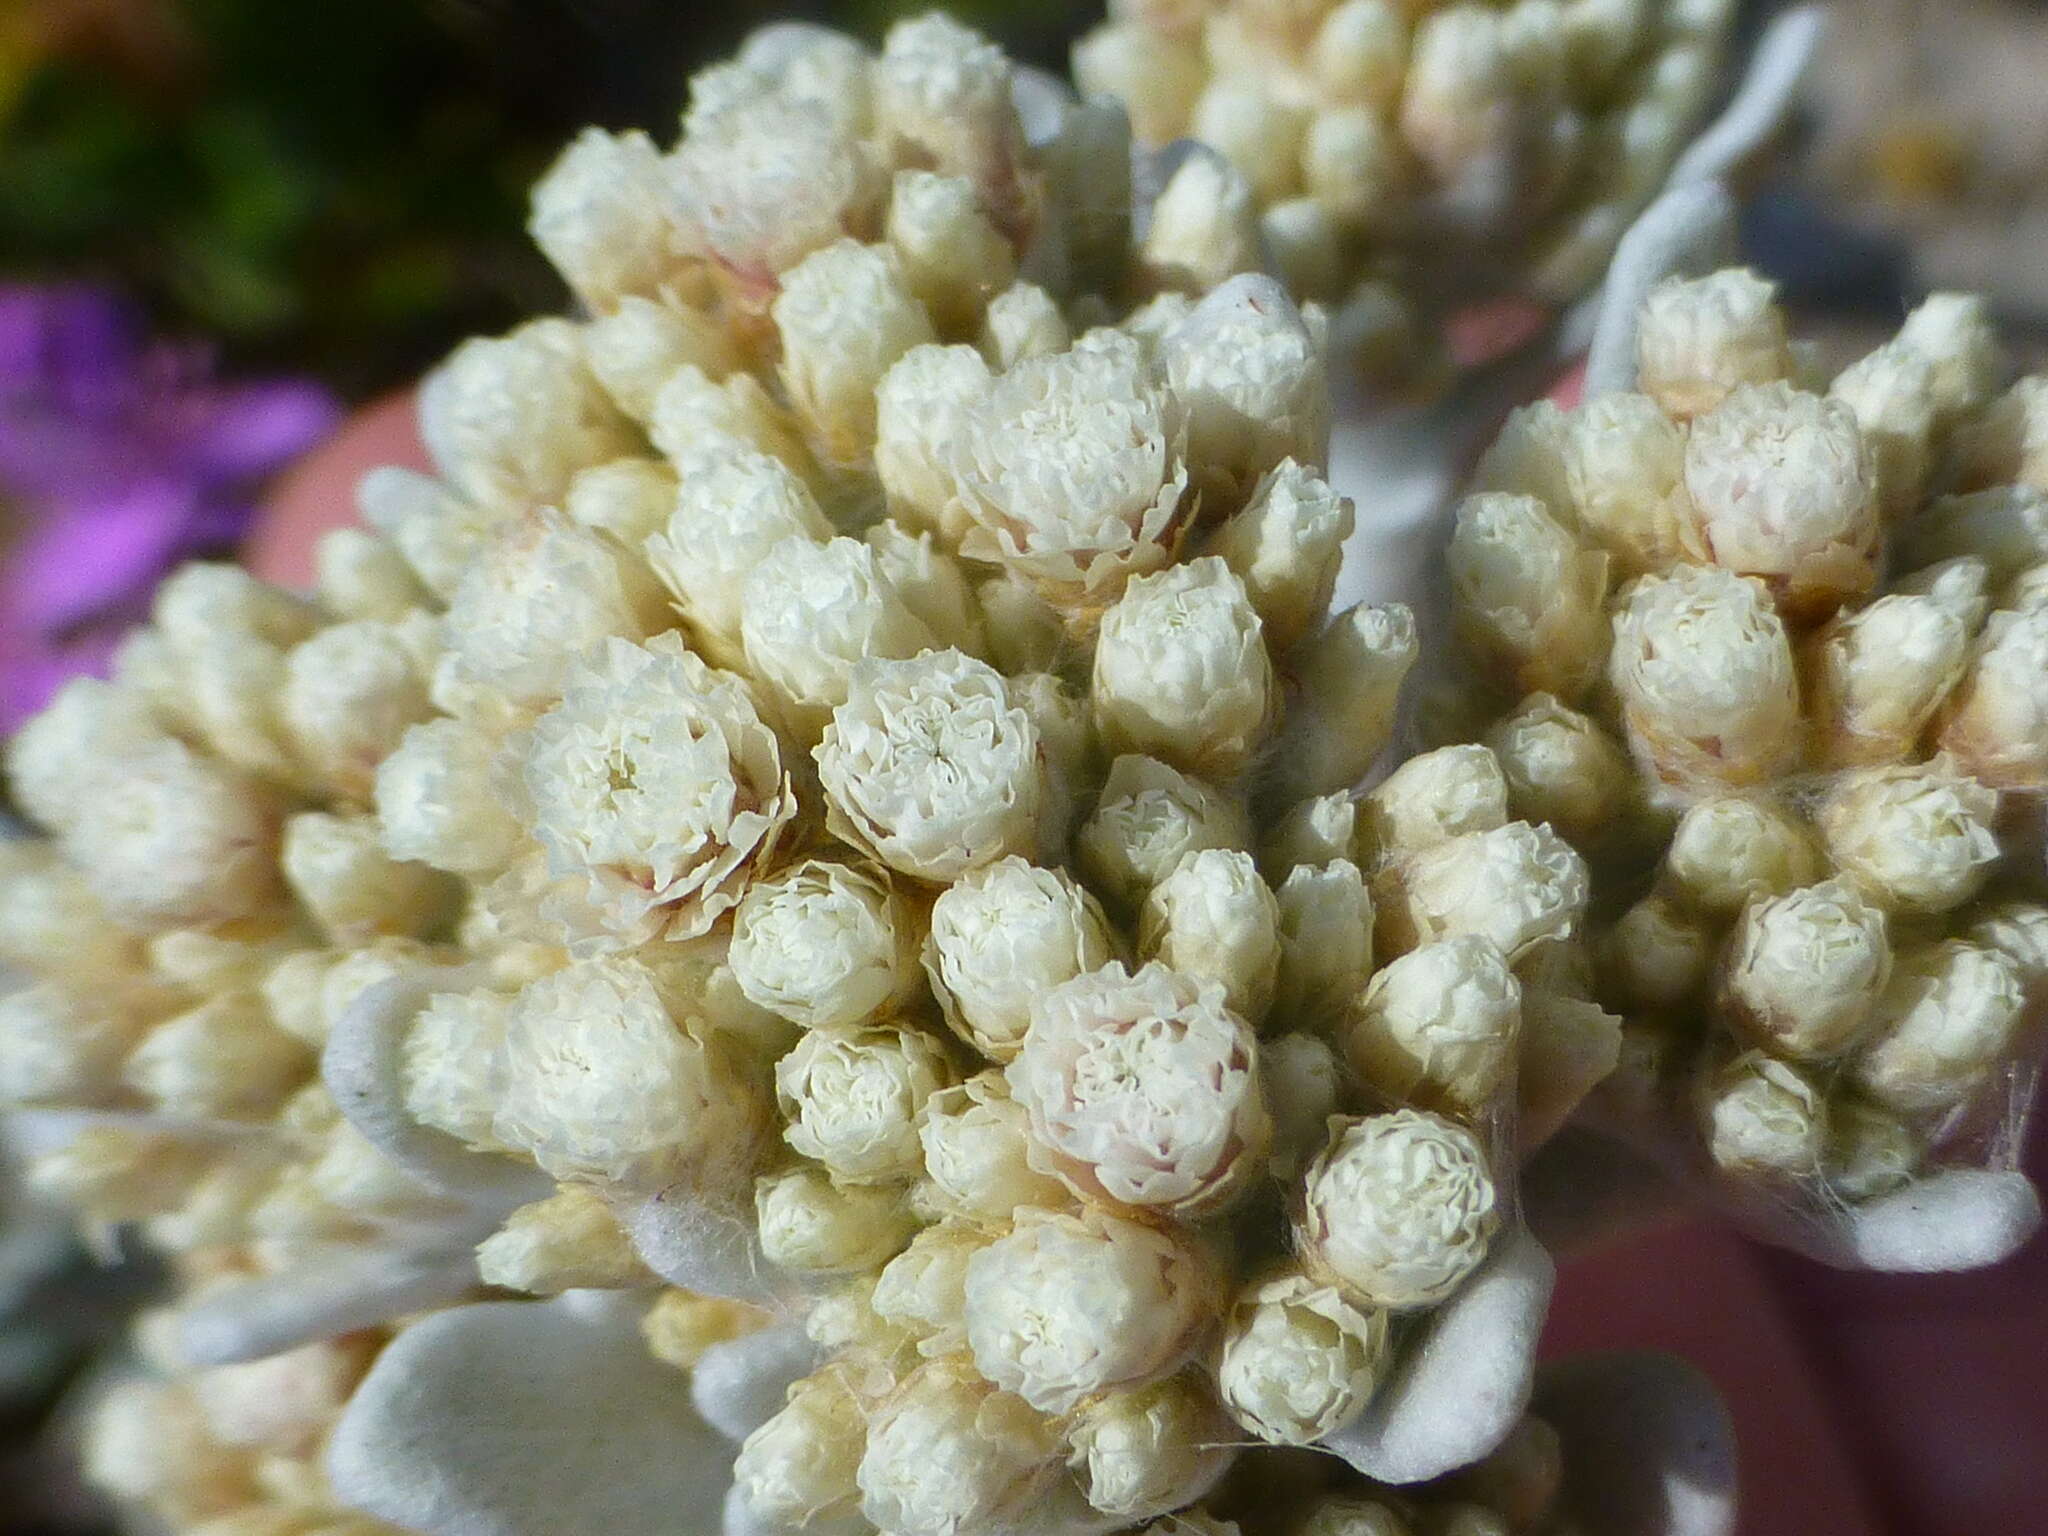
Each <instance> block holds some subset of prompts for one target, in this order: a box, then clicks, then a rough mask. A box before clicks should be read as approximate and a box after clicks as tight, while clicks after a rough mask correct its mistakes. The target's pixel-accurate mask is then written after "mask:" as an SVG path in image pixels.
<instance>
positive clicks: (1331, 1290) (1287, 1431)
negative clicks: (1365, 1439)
mask: <svg viewBox="0 0 2048 1536" xmlns="http://www.w3.org/2000/svg"><path fill="white" fill-rule="evenodd" d="M1391 1353H1392V1351H1391V1349H1390V1347H1389V1343H1388V1337H1387V1314H1386V1313H1384V1312H1379V1311H1372V1310H1368V1309H1366V1308H1364V1307H1360V1306H1358V1305H1356V1304H1355V1303H1353V1302H1352V1301H1350V1300H1349V1299H1348V1298H1346V1297H1345V1295H1344V1294H1343V1293H1342V1292H1341V1291H1339V1290H1337V1289H1336V1288H1335V1287H1334V1286H1330V1285H1324V1284H1320V1283H1318V1282H1317V1281H1315V1280H1312V1279H1310V1278H1309V1277H1308V1276H1307V1275H1304V1274H1300V1273H1298V1272H1282V1273H1280V1274H1278V1275H1275V1276H1273V1277H1272V1278H1270V1279H1267V1280H1263V1281H1255V1282H1253V1283H1252V1284H1251V1285H1249V1286H1247V1287H1246V1288H1245V1290H1244V1291H1243V1292H1242V1293H1241V1294H1240V1295H1239V1297H1238V1299H1237V1303H1236V1305H1235V1306H1234V1307H1233V1308H1232V1310H1231V1314H1230V1323H1229V1326H1228V1328H1227V1329H1226V1330H1225V1332H1224V1335H1223V1350H1222V1354H1221V1356H1220V1358H1219V1360H1218V1363H1217V1366H1216V1388H1217V1390H1218V1391H1219V1392H1220V1393H1221V1394H1222V1396H1223V1403H1224V1406H1225V1407H1226V1408H1228V1409H1229V1410H1230V1412H1231V1415H1232V1416H1233V1417H1234V1418H1235V1419H1236V1420H1237V1422H1238V1423H1240V1424H1242V1425H1243V1426H1244V1427H1245V1428H1246V1429H1248V1430H1250V1431H1251V1432H1252V1433H1253V1434H1254V1435H1257V1436H1258V1437H1259V1438H1260V1439H1261V1440H1264V1441H1266V1442H1268V1443H1269V1444H1272V1445H1312V1444H1314V1443H1315V1442H1316V1441H1318V1440H1320V1439H1322V1438H1323V1437H1324V1436H1325V1435H1328V1434H1332V1433H1334V1432H1335V1431H1337V1430H1339V1429H1342V1428H1343V1427H1344V1426H1345V1425H1347V1424H1349V1423H1350V1422H1351V1421H1352V1420H1353V1419H1355V1418H1357V1417H1358V1415H1359V1414H1360V1413H1361V1412H1362V1411H1363V1410H1364V1408H1365V1405H1366V1404H1367V1403H1368V1402H1369V1401H1371V1399H1372V1396H1373V1393H1374V1392H1376V1391H1377V1390H1378V1389H1379V1386H1380V1383H1381V1382H1382V1381H1384V1380H1385V1379H1386V1377H1387V1374H1388V1367H1389V1364H1390V1356H1391Z"/></svg>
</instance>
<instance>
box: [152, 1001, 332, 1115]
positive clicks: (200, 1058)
mask: <svg viewBox="0 0 2048 1536" xmlns="http://www.w3.org/2000/svg"><path fill="white" fill-rule="evenodd" d="M311 1064H312V1063H311V1057H310V1055H309V1053H308V1052H307V1050H306V1047H305V1045H304V1044H303V1043H302V1042H300V1041H298V1040H295V1039H293V1038H292V1037H291V1036H290V1035H288V1034H286V1033H285V1032H284V1031H283V1030H281V1029H279V1028H278V1027H277V1026H276V1025H275V1024H273V1023H272V1022H271V1019H270V1010H269V1009H267V1008H265V1007H264V1006H263V999H262V997H261V996H260V995H259V994H257V993H255V992H224V993H222V994H220V995H219V996H217V997H214V998H210V999H208V1000H207V1001H206V1002H204V1003H202V1004H200V1005H199V1006H198V1007H197V1008H194V1009H191V1010H190V1011H188V1012H185V1013H181V1014H179V1015H177V1016H176V1017H175V1018H171V1019H166V1020H165V1021H164V1022H163V1023H161V1024H159V1025H157V1026H156V1027H155V1028H154V1029H152V1030H151V1031H150V1032H149V1033H148V1034H147V1035H145V1036H143V1038H142V1042H141V1044H139V1045H137V1046H136V1047H135V1049H134V1050H133V1051H132V1052H130V1053H129V1056H128V1059H127V1060H126V1061H125V1062H123V1063H122V1066H121V1079H122V1081H123V1082H125V1083H127V1084H128V1086H129V1087H131V1088H133V1089H135V1090H136V1091H137V1092H138V1093H141V1094H142V1095H144V1096H145V1097H146V1098H147V1099H149V1101H150V1102H151V1103H152V1104H153V1105H154V1106H155V1107H156V1108H157V1109H158V1110H159V1111H161V1112H162V1113H164V1114H166V1115H171V1116H174V1117H176V1118H179V1119H189V1120H260V1119H262V1118H264V1117H265V1116H266V1115H268V1114H270V1113H271V1112H272V1111H274V1110H275V1109H276V1108H277V1107H278V1105H280V1104H281V1103H283V1101H284V1098H285V1095H287V1094H288V1093H290V1092H291V1091H292V1090H293V1089H294V1088H297V1087H298V1086H299V1085H300V1084H301V1083H302V1082H304V1081H305V1079H306V1075H307V1072H308V1070H309V1069H310V1067H311Z"/></svg>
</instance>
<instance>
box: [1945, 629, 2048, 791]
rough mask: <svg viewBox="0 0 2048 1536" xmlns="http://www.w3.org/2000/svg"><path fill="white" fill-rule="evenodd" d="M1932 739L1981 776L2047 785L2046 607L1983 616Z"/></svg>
mask: <svg viewBox="0 0 2048 1536" xmlns="http://www.w3.org/2000/svg"><path fill="white" fill-rule="evenodd" d="M1940 739H1941V746H1942V748H1943V750H1945V751H1947V752H1949V753H1951V754H1953V755H1954V756H1955V758H1956V760H1957V762H1958V764H1959V765H1960V766H1961V767H1962V768H1963V769H1964V770H1965V771H1966V772H1968V773H1970V774H1971V775H1972V776H1973V777H1975V778H1976V779H1978V780H1979V781H1980V782H1982V783H1985V784H1989V785H1992V786H1993V787H1994V788H1998V789H2019V790H2037V789H2041V788H2044V787H2048V607H2035V608H2030V609H2027V610H2024V611H2021V612H2011V611H2005V612H2000V613H1994V614H1993V615H1991V618H1990V620H1989V621H1988V622H1987V623H1986V624H1985V626H1984V633H1983V635H1982V636H1981V637H1980V638H1979V640H1978V642H1977V648H1976V654H1975V655H1974V656H1973V657H1972V658H1971V659H1970V666H1969V671H1968V673H1967V674H1965V676H1964V677H1963V680H1962V685H1961V686H1960V687H1959V688H1958V689H1957V690H1956V693H1955V697H1954V698H1953V699H1952V700H1951V701H1950V704H1949V708H1948V710H1947V712H1946V717H1945V718H1944V720H1943V722H1942V727H1941V738H1940Z"/></svg>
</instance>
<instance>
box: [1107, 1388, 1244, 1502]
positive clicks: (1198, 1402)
mask: <svg viewBox="0 0 2048 1536" xmlns="http://www.w3.org/2000/svg"><path fill="white" fill-rule="evenodd" d="M1233 1439H1235V1435H1234V1434H1233V1433H1232V1430H1231V1426H1230V1421H1229V1420H1228V1419H1226V1418H1225V1417H1224V1416H1223V1414H1222V1413H1221V1412H1220V1411H1219V1409H1218V1407H1217V1404H1216V1399H1215V1396H1214V1394H1213V1392H1212V1391H1211V1389H1210V1388H1209V1386H1208V1384H1207V1383H1206V1382H1205V1381H1204V1380H1203V1379H1202V1378H1201V1377H1200V1376H1199V1375H1198V1374H1197V1373H1195V1372H1193V1371H1183V1372H1181V1373H1180V1374H1179V1375H1177V1376H1169V1377H1167V1378H1166V1379H1165V1380H1163V1381H1156V1382H1153V1383H1151V1384H1150V1385H1147V1386H1143V1387H1137V1388H1134V1389H1131V1390H1128V1391H1112V1392H1105V1393H1104V1394H1103V1395H1102V1396H1101V1397H1099V1398H1097V1399H1096V1400H1095V1401H1093V1402H1092V1403H1089V1404H1088V1405H1087V1406H1085V1407H1084V1408H1082V1410H1081V1412H1080V1414H1079V1415H1078V1416H1077V1417H1076V1419H1075V1420H1074V1423H1073V1425H1072V1427H1071V1428H1070V1429H1069V1430H1068V1431H1067V1443H1068V1445H1069V1447H1070V1448H1071V1454H1070V1456H1069V1461H1068V1464H1069V1465H1070V1466H1071V1467H1072V1468H1073V1471H1074V1476H1075V1478H1076V1480H1077V1481H1078V1482H1079V1483H1080V1485H1081V1491H1082V1493H1083V1494H1084V1495H1086V1497H1087V1500H1088V1504H1089V1507H1090V1508H1091V1509H1095V1510H1099V1511H1101V1512H1102V1513H1103V1514H1106V1515H1114V1516H1116V1517H1118V1518H1119V1519H1122V1520H1145V1519H1150V1518H1151V1517H1153V1516H1155V1515H1162V1514H1165V1513H1166V1512H1167V1511H1169V1510H1173V1509H1177V1508H1179V1507H1180V1506H1182V1505H1184V1504H1186V1503H1188V1502H1189V1501H1191V1500H1193V1499H1198V1498H1200V1497H1201V1496H1202V1495H1203V1494H1205V1493H1207V1492H1208V1491H1209V1490H1210V1489H1211V1488H1212V1487H1214V1486H1215V1484H1216V1482H1217V1480H1218V1479H1219V1478H1220V1477H1222V1475H1223V1473H1224V1472H1225V1471H1226V1470H1227V1469H1228V1468H1229V1466H1230V1463H1231V1461H1232V1460H1233V1459H1234V1457H1235V1455H1236V1452H1235V1449H1234V1447H1233V1446H1232V1445H1231V1444H1230V1442H1231V1441H1232V1440H1233Z"/></svg>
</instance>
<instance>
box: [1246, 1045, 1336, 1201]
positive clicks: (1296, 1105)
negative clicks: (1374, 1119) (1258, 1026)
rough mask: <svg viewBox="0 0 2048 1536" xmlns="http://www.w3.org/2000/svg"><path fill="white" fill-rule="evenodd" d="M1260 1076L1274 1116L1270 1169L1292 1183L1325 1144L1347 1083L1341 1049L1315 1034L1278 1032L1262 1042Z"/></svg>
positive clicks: (1275, 1175) (1268, 1104) (1274, 1176)
mask: <svg viewBox="0 0 2048 1536" xmlns="http://www.w3.org/2000/svg"><path fill="white" fill-rule="evenodd" d="M1259 1076H1260V1078H1261V1079H1263V1080H1264V1082H1265V1085H1266V1108H1267V1112H1268V1113H1269V1114H1271V1115H1272V1117H1273V1152H1272V1155H1271V1156H1270V1157H1269V1158H1267V1160H1266V1172H1267V1173H1268V1174H1270V1175H1271V1176H1272V1177H1273V1178H1275V1179H1277V1180H1279V1181H1280V1182H1281V1183H1282V1184H1291V1183H1293V1182H1294V1180H1295V1179H1296V1178H1297V1177H1298V1176H1299V1175H1300V1173H1301V1170H1302V1167H1303V1166H1304V1165H1305V1164H1306V1163H1307V1162H1308V1160H1309V1159H1310V1158H1311V1157H1313V1156H1315V1154H1316V1153H1318V1152H1320V1151H1321V1150H1322V1149H1323V1142H1324V1141H1325V1140H1326V1139H1327V1137H1328V1134H1329V1125H1330V1116H1331V1115H1333V1114H1335V1113H1336V1112H1337V1104H1338V1101H1339V1100H1340V1099H1341V1098H1342V1097H1343V1096H1344V1094H1345V1092H1346V1089H1347V1085H1346V1083H1345V1081H1344V1070H1343V1068H1342V1067H1341V1066H1339V1065H1338V1062H1337V1053H1336V1052H1335V1051H1333V1050H1331V1049H1330V1047H1329V1046H1328V1045H1327V1044H1325V1043H1324V1041H1323V1040H1322V1039H1321V1038H1320V1037H1319V1036H1316V1035H1310V1034H1304V1033H1301V1032H1299V1031H1296V1032H1293V1033H1290V1034H1284V1035H1275V1036H1274V1037H1273V1038H1272V1039H1270V1040H1267V1041H1265V1042H1264V1043H1263V1044H1261V1046H1260V1047H1259Z"/></svg>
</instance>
